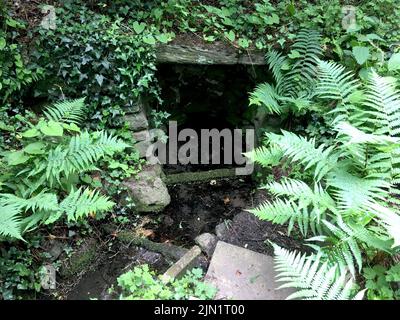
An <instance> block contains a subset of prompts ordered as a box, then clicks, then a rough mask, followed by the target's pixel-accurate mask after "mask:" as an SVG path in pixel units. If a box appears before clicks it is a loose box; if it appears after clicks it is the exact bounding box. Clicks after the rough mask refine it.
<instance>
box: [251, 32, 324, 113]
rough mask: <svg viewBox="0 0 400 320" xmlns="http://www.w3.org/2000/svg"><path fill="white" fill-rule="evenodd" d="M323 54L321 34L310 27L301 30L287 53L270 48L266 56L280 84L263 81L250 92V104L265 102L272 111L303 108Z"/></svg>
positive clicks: (300, 109)
mask: <svg viewBox="0 0 400 320" xmlns="http://www.w3.org/2000/svg"><path fill="white" fill-rule="evenodd" d="M321 54H322V48H321V45H320V34H319V33H318V32H316V31H313V30H307V29H304V30H301V31H300V32H299V34H298V36H297V37H296V39H295V42H294V44H293V45H292V50H291V54H290V55H288V56H287V57H284V56H283V55H282V54H281V53H278V52H277V51H275V50H271V51H270V52H268V53H267V55H266V60H267V63H268V65H269V68H270V70H271V72H272V74H273V76H274V79H275V82H276V84H275V86H273V85H271V84H269V83H263V84H260V85H259V86H258V87H257V88H256V89H255V91H254V92H252V93H251V95H250V105H256V106H263V107H264V108H266V109H267V111H268V112H269V113H277V114H281V113H283V112H287V111H289V110H291V111H293V112H294V113H300V112H303V109H304V108H305V107H306V106H307V103H308V100H309V99H310V93H311V92H312V89H313V87H314V85H315V79H316V74H317V67H316V66H317V64H318V59H319V58H320V56H321Z"/></svg>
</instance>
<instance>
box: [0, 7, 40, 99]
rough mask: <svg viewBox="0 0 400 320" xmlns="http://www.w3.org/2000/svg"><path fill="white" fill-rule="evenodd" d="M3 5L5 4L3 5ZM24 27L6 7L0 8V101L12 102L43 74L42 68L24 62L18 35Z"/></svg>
mask: <svg viewBox="0 0 400 320" xmlns="http://www.w3.org/2000/svg"><path fill="white" fill-rule="evenodd" d="M4 6H5V5H4ZM24 29H25V25H24V24H23V23H22V22H21V21H17V20H15V19H13V18H12V17H11V16H10V15H9V13H8V8H6V7H4V8H0V101H1V103H3V104H7V103H10V102H12V100H13V99H14V98H15V97H17V96H19V95H20V91H21V90H22V89H25V87H26V86H27V85H29V84H31V83H33V82H35V81H37V80H38V79H39V78H41V77H42V75H43V69H42V68H40V67H38V66H37V65H34V64H28V63H26V61H25V59H24V57H23V47H22V46H21V45H20V44H19V41H18V38H17V37H18V35H19V33H20V32H21V31H23V30H24Z"/></svg>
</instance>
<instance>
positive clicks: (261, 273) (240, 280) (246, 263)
mask: <svg viewBox="0 0 400 320" xmlns="http://www.w3.org/2000/svg"><path fill="white" fill-rule="evenodd" d="M275 276H276V273H275V270H274V262H273V258H272V257H270V256H267V255H264V254H261V253H257V252H254V251H251V250H248V249H245V248H242V247H238V246H234V245H232V244H229V243H226V242H223V241H218V243H217V246H216V248H215V251H214V254H213V257H212V259H211V262H210V266H209V268H208V271H207V274H206V277H205V281H206V282H207V283H210V284H211V285H213V286H215V287H217V288H218V293H217V296H216V297H215V299H216V300H228V299H233V300H284V299H286V298H287V297H288V296H289V295H290V294H291V293H293V292H294V291H293V290H291V289H279V290H277V288H278V287H279V286H280V285H279V284H278V283H277V282H276V281H275Z"/></svg>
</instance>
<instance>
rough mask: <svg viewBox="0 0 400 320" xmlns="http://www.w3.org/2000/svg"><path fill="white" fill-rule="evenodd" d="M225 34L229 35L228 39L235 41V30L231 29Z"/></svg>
mask: <svg viewBox="0 0 400 320" xmlns="http://www.w3.org/2000/svg"><path fill="white" fill-rule="evenodd" d="M225 36H226V37H227V39H228V40H229V41H231V42H233V41H235V38H236V36H235V32H233V30H231V31H229V32H225Z"/></svg>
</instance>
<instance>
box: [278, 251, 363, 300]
mask: <svg viewBox="0 0 400 320" xmlns="http://www.w3.org/2000/svg"><path fill="white" fill-rule="evenodd" d="M273 247H274V254H275V264H276V268H275V269H276V271H277V273H278V275H277V281H279V282H285V284H283V285H281V286H280V287H279V288H295V289H297V291H296V292H295V293H293V294H291V295H290V296H289V297H287V299H288V300H290V299H306V300H349V299H353V300H361V299H362V298H363V295H364V291H365V290H363V291H360V292H358V293H356V292H355V290H354V287H355V286H354V282H353V281H352V280H351V279H349V278H348V277H347V274H346V273H345V272H341V273H339V275H338V272H337V271H338V270H337V268H336V267H335V266H333V267H331V266H329V264H328V262H323V261H322V255H321V254H317V255H310V256H307V255H305V254H301V253H297V252H295V251H293V252H290V251H288V250H286V249H283V248H281V247H279V246H277V245H275V244H274V245H273Z"/></svg>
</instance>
